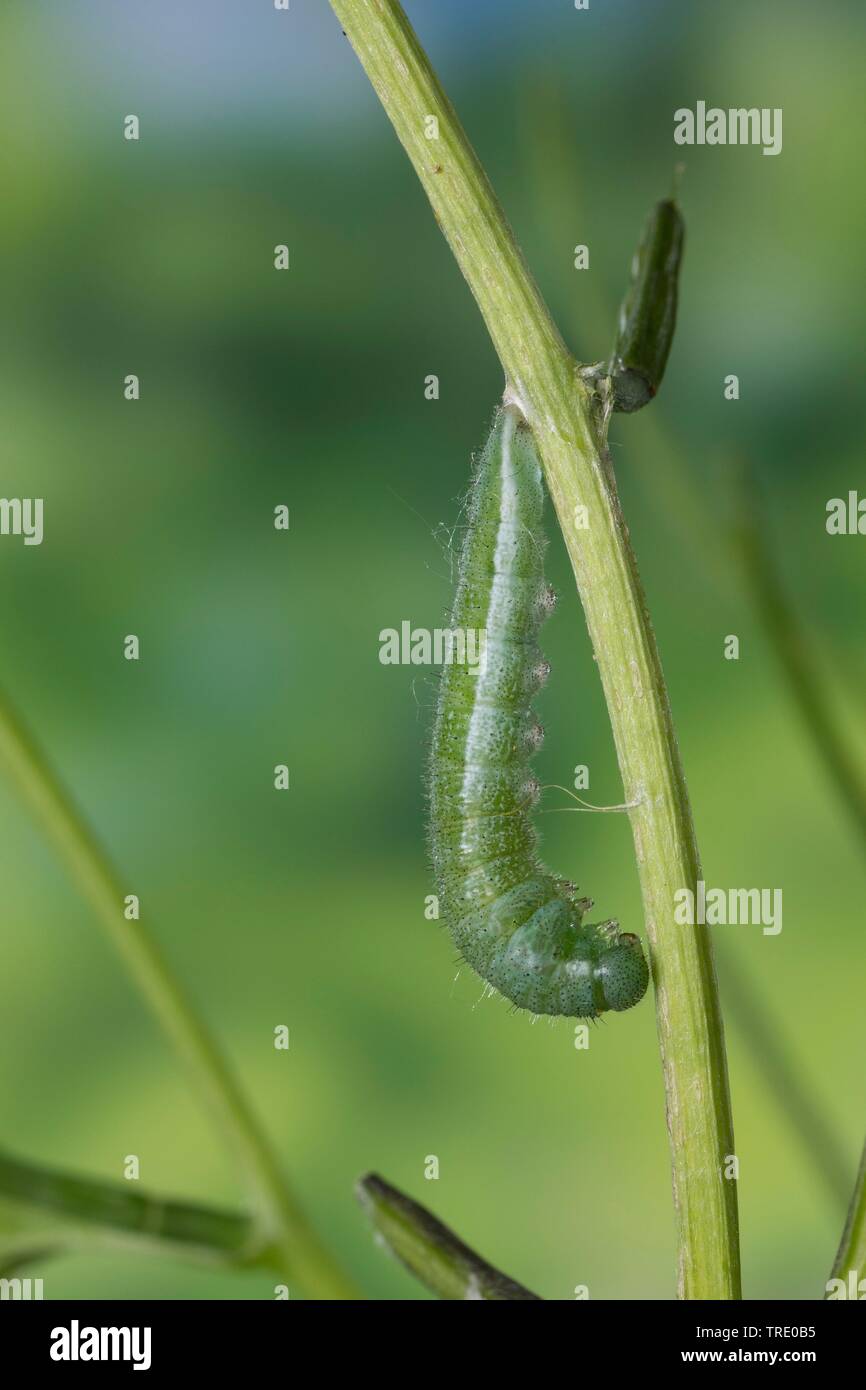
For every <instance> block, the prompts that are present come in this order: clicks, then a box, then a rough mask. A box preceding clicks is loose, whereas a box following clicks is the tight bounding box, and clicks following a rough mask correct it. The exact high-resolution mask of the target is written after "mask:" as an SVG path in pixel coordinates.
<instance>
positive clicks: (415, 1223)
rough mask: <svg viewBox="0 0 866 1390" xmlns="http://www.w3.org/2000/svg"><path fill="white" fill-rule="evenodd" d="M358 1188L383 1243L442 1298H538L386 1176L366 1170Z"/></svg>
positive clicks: (498, 1300) (506, 1300)
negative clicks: (481, 1254) (484, 1257)
mask: <svg viewBox="0 0 866 1390" xmlns="http://www.w3.org/2000/svg"><path fill="white" fill-rule="evenodd" d="M356 1191H357V1194H358V1200H359V1201H360V1202H361V1205H362V1206H363V1207H364V1209H365V1210H366V1212H367V1214H368V1216H369V1217H370V1220H371V1221H372V1222H373V1225H374V1226H375V1227H376V1231H377V1233H378V1236H379V1238H380V1239H381V1240H382V1241H383V1242H384V1244H385V1245H386V1247H387V1248H388V1249H389V1250H390V1251H391V1253H392V1254H393V1255H396V1256H397V1258H398V1260H400V1262H401V1264H404V1265H405V1266H406V1268H407V1269H408V1270H409V1272H410V1273H411V1274H414V1275H415V1277H416V1278H417V1279H420V1280H421V1283H422V1284H426V1285H427V1287H428V1289H432V1290H433V1292H434V1293H435V1294H438V1295H439V1297H440V1298H445V1299H452V1300H454V1299H459V1300H464V1301H465V1300H472V1299H481V1300H484V1301H486V1302H488V1303H509V1302H529V1301H534V1302H540V1301H541V1300H540V1299H539V1297H538V1294H535V1293H530V1292H529V1289H525V1288H524V1287H523V1285H522V1284H518V1283H516V1282H515V1281H514V1280H513V1279H509V1277H508V1275H507V1274H502V1273H500V1271H499V1270H498V1269H494V1268H493V1266H492V1265H489V1264H488V1263H487V1261H486V1260H482V1258H481V1256H480V1255H476V1254H475V1251H474V1250H470V1248H469V1246H468V1245H464V1243H463V1241H462V1240H460V1239H459V1237H458V1236H456V1235H455V1234H454V1232H453V1231H450V1230H449V1229H448V1227H447V1226H445V1225H443V1224H442V1222H441V1221H440V1220H439V1219H438V1217H435V1216H434V1215H433V1213H432V1212H431V1211H428V1210H427V1208H426V1207H422V1206H421V1204H420V1203H419V1202H413V1200H412V1198H411V1197H407V1196H406V1194H405V1193H404V1192H399V1191H398V1190H397V1188H396V1187H392V1186H391V1184H390V1183H387V1182H385V1179H384V1178H380V1177H378V1176H377V1174H375V1173H368V1174H367V1176H366V1177H365V1178H361V1180H360V1182H359V1183H358V1186H357V1188H356Z"/></svg>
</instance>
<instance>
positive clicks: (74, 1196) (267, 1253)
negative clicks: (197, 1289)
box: [0, 1154, 279, 1270]
mask: <svg viewBox="0 0 866 1390" xmlns="http://www.w3.org/2000/svg"><path fill="white" fill-rule="evenodd" d="M0 1202H2V1203H3V1205H4V1213H5V1215H6V1220H5V1222H4V1228H5V1229H4V1234H3V1237H2V1239H0V1267H2V1268H3V1269H6V1270H8V1269H9V1268H10V1267H11V1266H12V1265H13V1264H16V1265H17V1264H18V1263H19V1262H21V1261H22V1260H23V1259H25V1258H27V1259H29V1258H31V1257H32V1255H33V1253H34V1252H38V1253H39V1254H42V1255H47V1254H60V1253H68V1252H70V1251H72V1250H76V1251H79V1250H93V1249H117V1248H122V1249H131V1250H142V1249H144V1250H149V1251H152V1252H153V1253H170V1254H178V1255H181V1256H183V1257H185V1258H189V1259H194V1260H197V1261H204V1262H206V1263H215V1264H231V1265H262V1264H268V1263H270V1262H272V1261H274V1260H275V1259H279V1252H276V1251H275V1250H274V1247H272V1246H268V1245H267V1243H266V1242H265V1241H264V1240H263V1239H262V1236H261V1233H260V1230H259V1227H258V1224H257V1223H256V1222H254V1221H253V1220H252V1219H251V1218H250V1217H249V1216H246V1215H244V1214H242V1213H240V1212H227V1211H220V1210H218V1209H216V1208H214V1207H206V1206H200V1205H198V1204H192V1203H187V1202H175V1201H163V1200H162V1199H161V1198H158V1197H154V1196H152V1195H149V1194H147V1193H141V1192H137V1191H135V1190H134V1188H133V1186H132V1184H130V1183H126V1184H121V1183H110V1182H101V1181H99V1180H97V1179H94V1178H79V1177H75V1176H73V1175H72V1174H69V1173H57V1172H53V1171H51V1170H49V1169H47V1168H37V1167H35V1166H34V1165H32V1164H29V1163H21V1162H19V1161H18V1160H17V1159H13V1158H9V1157H7V1156H6V1155H5V1154H0ZM8 1203H12V1204H14V1206H7V1204H8ZM22 1206H23V1207H24V1208H26V1209H27V1210H24V1211H22V1210H20V1208H21V1207H22ZM31 1209H35V1210H31ZM55 1214H56V1216H57V1217H60V1218H61V1219H60V1220H59V1221H58V1220H57V1219H56V1216H55ZM10 1227H11V1230H10Z"/></svg>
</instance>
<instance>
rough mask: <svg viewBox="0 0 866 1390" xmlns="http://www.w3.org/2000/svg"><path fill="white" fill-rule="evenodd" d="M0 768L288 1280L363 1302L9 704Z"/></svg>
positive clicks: (319, 1293) (126, 888)
mask: <svg viewBox="0 0 866 1390" xmlns="http://www.w3.org/2000/svg"><path fill="white" fill-rule="evenodd" d="M0 760H2V761H3V762H4V763H5V765H6V767H7V769H8V771H9V773H10V775H11V777H12V780H13V782H14V783H15V785H16V786H17V788H18V790H19V792H20V793H21V795H22V797H23V798H24V800H25V801H26V802H27V803H28V804H29V806H30V807H31V810H32V811H33V812H34V814H35V817H36V819H37V820H38V822H39V823H40V824H41V826H42V828H43V829H44V831H45V833H46V834H47V836H48V838H49V840H51V842H52V843H53V844H54V846H55V848H56V850H57V851H58V853H59V854H60V856H61V858H62V859H63V861H64V862H65V864H66V866H67V868H68V870H69V872H70V874H71V876H72V878H73V879H74V880H75V882H76V883H77V884H78V887H79V888H80V890H81V892H82V894H83V895H84V897H85V898H86V899H87V901H88V902H89V903H90V905H91V907H92V908H93V910H94V912H95V914H96V917H97V919H98V921H99V922H100V923H101V925H102V928H103V930H104V931H105V932H106V934H107V936H108V938H109V940H110V941H111V943H112V945H113V946H115V947H116V949H117V950H118V951H119V953H120V956H121V958H122V960H123V962H124V965H125V966H126V968H127V970H128V971H129V974H130V976H131V978H132V979H133V981H134V982H135V984H136V985H137V986H138V988H139V990H140V991H141V993H142V995H143V996H144V998H145V1000H146V1001H147V1003H148V1004H149V1006H150V1008H151V1010H152V1012H153V1014H154V1016H155V1017H156V1019H157V1022H158V1023H159V1024H160V1025H161V1027H162V1028H163V1030H164V1032H165V1033H166V1035H167V1036H168V1038H169V1039H170V1040H171V1042H172V1043H173V1045H174V1047H175V1049H176V1050H177V1053H178V1055H179V1056H180V1057H181V1058H182V1060H183V1061H184V1063H185V1064H186V1067H187V1069H188V1072H189V1075H190V1077H191V1079H192V1081H193V1084H194V1085H195V1087H196V1088H197V1089H198V1091H199V1093H200V1094H201V1096H202V1099H203V1101H204V1103H205V1105H206V1108H207V1109H208V1110H209V1111H210V1114H211V1116H212V1117H213V1119H214V1121H215V1123H216V1125H217V1126H218V1128H219V1130H220V1131H221V1132H222V1134H223V1136H224V1137H225V1139H226V1142H227V1144H228V1145H229V1147H230V1148H231V1150H232V1151H233V1153H234V1154H235V1157H236V1160H237V1162H238V1164H239V1167H240V1170H241V1172H242V1174H243V1176H244V1179H245V1182H246V1184H247V1188H248V1190H249V1192H250V1196H251V1200H252V1203H253V1208H254V1210H255V1211H256V1212H257V1213H258V1214H259V1215H260V1218H261V1221H262V1225H263V1237H264V1239H265V1240H266V1241H273V1242H274V1243H276V1244H277V1245H278V1246H279V1248H280V1251H281V1253H282V1258H283V1268H284V1272H285V1275H286V1279H287V1280H288V1281H292V1280H295V1281H297V1284H298V1285H299V1286H300V1287H301V1288H302V1289H303V1290H304V1291H305V1292H306V1293H307V1294H308V1295H309V1296H310V1297H312V1298H326V1299H330V1298H352V1297H356V1296H357V1295H356V1294H355V1291H354V1290H353V1288H352V1286H351V1284H350V1283H349V1282H348V1280H347V1279H346V1278H345V1277H344V1275H343V1274H342V1272H341V1271H340V1270H339V1269H338V1267H337V1266H336V1265H335V1264H334V1263H333V1261H332V1259H331V1256H330V1255H329V1254H328V1252H327V1251H326V1250H325V1249H324V1248H323V1247H322V1245H321V1244H320V1242H319V1240H318V1237H317V1236H316V1234H315V1232H314V1231H313V1229H312V1227H311V1226H310V1225H309V1223H308V1222H307V1219H306V1217H305V1215H304V1214H303V1212H302V1211H301V1209H300V1207H299V1206H298V1204H297V1202H296V1201H295V1198H294V1196H293V1195H292V1193H291V1192H290V1190H289V1188H288V1187H287V1185H286V1181H285V1179H284V1177H283V1174H282V1172H281V1171H280V1165H279V1163H278V1161H277V1159H276V1156H275V1154H274V1152H273V1150H272V1148H271V1146H270V1143H269V1141H268V1139H267V1138H266V1136H265V1134H264V1133H263V1132H262V1130H261V1128H260V1126H259V1124H258V1121H257V1120H256V1118H255V1116H254V1114H253V1112H252V1110H251V1109H250V1107H249V1106H248V1104H247V1102H246V1099H245V1097H244V1094H243V1092H242V1090H241V1089H240V1087H239V1086H238V1084H237V1081H236V1080H235V1077H234V1075H233V1074H232V1072H231V1070H230V1068H229V1067H228V1065H227V1063H226V1061H225V1059H224V1058H223V1056H222V1054H221V1053H220V1051H219V1049H218V1047H217V1045H216V1043H215V1042H214V1040H213V1038H212V1037H211V1035H210V1033H209V1032H208V1030H207V1028H206V1027H205V1025H204V1023H203V1022H202V1021H201V1019H200V1018H199V1017H198V1015H197V1014H196V1012H195V1009H194V1007H193V1004H192V1002H191V1000H190V999H189V997H188V996H187V994H186V993H185V991H184V990H183V988H182V987H181V985H180V983H179V982H178V981H177V980H176V979H175V978H174V977H173V975H172V973H171V971H170V969H169V967H168V966H167V964H166V962H165V961H164V959H163V957H162V954H161V952H160V950H159V948H158V946H157V945H156V942H155V941H154V939H153V937H152V936H151V935H150V934H149V932H148V931H147V929H146V928H145V926H144V925H143V923H142V922H140V921H128V920H127V919H126V917H125V916H124V898H125V896H126V895H127V894H128V893H129V892H130V885H129V884H128V883H127V884H125V885H123V884H121V882H120V880H119V879H118V877H117V875H116V873H115V871H114V869H113V868H112V866H111V864H110V863H109V861H108V859H107V858H106V856H105V855H104V853H103V852H102V850H101V849H100V847H99V845H98V843H97V841H96V839H95V838H94V836H93V835H92V834H91V832H90V830H89V829H88V827H87V825H86V823H85V821H84V819H83V817H82V816H81V815H80V814H79V812H78V810H77V808H76V807H75V806H74V805H73V803H72V801H71V800H70V799H69V797H68V796H67V794H66V792H65V791H64V789H63V787H62V786H61V785H60V783H59V782H58V780H57V779H56V778H55V776H54V774H53V772H52V771H51V769H50V768H49V767H48V765H47V763H46V762H45V759H44V758H43V757H42V755H41V753H40V752H39V751H38V749H37V748H36V747H35V745H34V744H33V743H32V741H31V739H30V737H29V735H28V734H27V732H26V731H25V729H24V728H23V726H22V724H21V723H20V722H19V721H18V719H17V718H16V717H15V716H14V715H13V714H12V712H11V710H10V709H9V707H8V706H6V705H2V704H0Z"/></svg>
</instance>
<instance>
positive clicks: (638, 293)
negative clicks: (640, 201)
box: [608, 198, 685, 412]
mask: <svg viewBox="0 0 866 1390" xmlns="http://www.w3.org/2000/svg"><path fill="white" fill-rule="evenodd" d="M684 238H685V224H684V222H683V219H682V215H681V213H680V210H679V208H678V207H677V205H676V203H675V202H674V201H673V200H672V199H670V198H666V199H663V200H662V202H660V203H656V205H655V207H654V208H653V210H652V212H651V213H650V215H649V217H648V218H647V222H646V226H645V227H644V230H643V236H642V237H641V240H640V245H639V246H638V249H637V251H636V252H635V256H634V260H633V261H632V268H631V277H632V278H631V284H630V286H629V289H628V293H627V294H626V297H625V299H624V300H623V302H622V306H621V308H620V311H619V327H618V331H617V339H616V343H615V344H614V349H613V354H612V356H611V359H610V364H609V367H608V372H609V375H610V378H611V382H612V384H613V408H614V410H622V411H627V412H630V411H633V410H640V408H641V406H644V405H647V404H648V402H649V401H651V400H652V398H653V396H654V395H655V394H656V392H657V391H658V389H659V387H660V386H661V383H662V377H663V376H664V371H665V367H666V365H667V360H668V354H669V352H670V350H671V342H672V340H673V336H674V326H675V324H676V318H677V288H678V280H679V272H680V262H681V260H682V254H683V241H684Z"/></svg>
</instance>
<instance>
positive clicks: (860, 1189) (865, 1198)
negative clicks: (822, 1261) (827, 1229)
mask: <svg viewBox="0 0 866 1390" xmlns="http://www.w3.org/2000/svg"><path fill="white" fill-rule="evenodd" d="M852 1273H853V1274H854V1275H855V1281H854V1282H855V1283H857V1284H859V1282H860V1280H861V1279H863V1278H866V1144H864V1146H863V1157H862V1158H861V1160H860V1170H859V1172H858V1173H857V1181H856V1183H855V1184H854V1195H853V1197H852V1198H851V1205H850V1207H849V1208H848V1219H847V1220H846V1222H845V1229H844V1231H843V1232H842V1240H841V1243H840V1245H839V1250H838V1252H837V1254H836V1260H835V1263H834V1265H833V1272H832V1275H831V1278H833V1279H842V1280H844V1281H845V1282H846V1283H847V1282H848V1279H849V1276H850V1275H851V1274H852Z"/></svg>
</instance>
